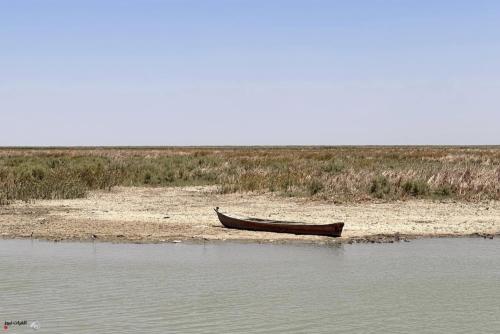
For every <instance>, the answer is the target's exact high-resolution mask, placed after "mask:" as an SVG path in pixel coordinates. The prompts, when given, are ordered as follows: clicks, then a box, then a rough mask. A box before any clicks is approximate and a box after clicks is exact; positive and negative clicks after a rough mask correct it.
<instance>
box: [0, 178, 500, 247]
mask: <svg viewBox="0 0 500 334" xmlns="http://www.w3.org/2000/svg"><path fill="white" fill-rule="evenodd" d="M215 206H220V207H221V208H222V211H223V212H226V213H230V214H236V215H245V216H254V217H262V218H272V219H283V220H291V221H303V222H309V223H320V224H321V223H326V222H337V221H343V222H344V223H345V224H346V225H345V228H344V232H343V234H342V237H340V238H331V237H322V236H309V235H291V234H281V233H270V232H254V231H246V230H233V229H227V228H224V227H223V226H222V225H221V224H220V222H219V221H218V219H217V217H216V216H215V214H214V213H213V207H215ZM496 236H500V202H499V201H489V202H481V203H473V202H470V203H469V202H454V201H446V202H443V201H441V202H438V201H429V200H411V201H398V202H383V203H373V202H368V203H351V204H349V203H347V204H335V203H330V202H320V201H308V200H306V199H300V198H283V197H279V196H276V195H273V194H249V193H246V194H242V193H236V194H219V193H218V192H217V191H216V189H215V188H214V187H207V186H203V187H175V188H147V187H117V188H114V189H112V190H111V191H97V192H91V193H90V194H89V196H88V197H87V198H83V199H71V200H37V201H34V202H31V203H24V202H20V201H18V202H15V203H12V204H10V205H4V206H0V238H1V239H30V238H31V239H37V240H48V241H81V242H87V241H90V242H92V241H95V242H112V243H135V244H151V243H179V242H180V243H195V244H200V243H207V242H209V243H217V242H243V243H268V244H316V245H337V244H339V245H340V244H354V243H393V242H398V241H402V242H404V241H409V240H414V239H422V238H467V237H482V238H490V239H491V238H494V237H496Z"/></svg>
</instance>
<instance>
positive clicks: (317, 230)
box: [215, 207, 344, 237]
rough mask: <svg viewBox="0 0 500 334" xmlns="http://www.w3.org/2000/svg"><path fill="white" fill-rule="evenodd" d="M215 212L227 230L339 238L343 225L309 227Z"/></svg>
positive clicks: (295, 223)
mask: <svg viewBox="0 0 500 334" xmlns="http://www.w3.org/2000/svg"><path fill="white" fill-rule="evenodd" d="M215 212H216V213H217V216H218V217H219V220H220V222H221V223H222V225H224V226H225V227H227V228H234V229H239V230H251V231H265V232H276V233H292V234H310V235H325V236H328V237H340V235H341V234H342V229H343V228H344V223H333V224H322V225H310V224H304V223H299V222H287V221H278V220H269V219H259V218H245V219H240V218H233V217H229V216H226V215H225V214H222V213H220V212H219V208H218V207H217V208H215Z"/></svg>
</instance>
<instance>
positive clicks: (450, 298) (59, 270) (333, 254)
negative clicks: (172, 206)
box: [0, 239, 500, 333]
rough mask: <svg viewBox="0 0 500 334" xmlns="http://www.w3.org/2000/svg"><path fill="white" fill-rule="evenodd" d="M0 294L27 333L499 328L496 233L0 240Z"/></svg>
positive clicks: (3, 308)
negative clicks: (379, 240) (198, 241)
mask: <svg viewBox="0 0 500 334" xmlns="http://www.w3.org/2000/svg"><path fill="white" fill-rule="evenodd" d="M0 294H1V296H0V298H1V299H0V321H2V324H3V322H4V321H9V320H28V325H29V324H30V322H31V321H33V320H38V321H39V324H40V326H41V327H40V329H39V330H37V331H36V332H37V333H499V332H500V240H483V239H430V240H420V241H413V242H411V243H399V244H380V245H378V244H376V245H372V244H370V245H346V246H340V247H335V248H331V247H325V246H322V247H315V246H285V245H257V244H207V245H187V244H162V245H132V244H107V243H51V242H41V241H29V240H0ZM8 332H16V333H25V332H26V333H28V332H30V333H31V332H34V330H33V329H30V328H28V327H27V326H21V327H19V326H18V327H11V328H9V330H8Z"/></svg>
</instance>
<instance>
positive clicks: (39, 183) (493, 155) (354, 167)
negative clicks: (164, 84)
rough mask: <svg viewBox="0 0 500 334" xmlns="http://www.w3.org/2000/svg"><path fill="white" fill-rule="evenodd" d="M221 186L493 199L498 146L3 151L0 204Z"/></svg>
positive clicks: (332, 195)
mask: <svg viewBox="0 0 500 334" xmlns="http://www.w3.org/2000/svg"><path fill="white" fill-rule="evenodd" d="M117 185H120V186H153V187H165V186H188V185H218V189H219V191H220V192H221V193H233V192H275V193H278V194H280V195H284V196H299V197H308V198H312V199H314V198H317V199H329V200H334V201H339V202H351V201H365V200H371V199H382V200H389V201H390V200H400V199H408V198H454V199H458V200H485V199H497V200H498V199H500V148H499V147H462V148H461V147H296V148H292V147H282V148H272V147H269V148H263V147H254V148H247V147H245V148H217V147H216V148H92V149H90V148H81V149H57V148H55V149H8V148H5V149H0V203H1V204H6V203H9V202H11V201H12V200H17V199H20V200H24V201H29V200H32V199H56V198H79V197H83V196H85V194H86V193H87V192H88V191H90V190H95V189H103V190H109V189H111V188H112V187H114V186H117Z"/></svg>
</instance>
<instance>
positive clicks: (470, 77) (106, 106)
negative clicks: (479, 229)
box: [0, 0, 500, 146]
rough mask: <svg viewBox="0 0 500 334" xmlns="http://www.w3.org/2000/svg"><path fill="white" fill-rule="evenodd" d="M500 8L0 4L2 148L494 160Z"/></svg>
mask: <svg viewBox="0 0 500 334" xmlns="http://www.w3.org/2000/svg"><path fill="white" fill-rule="evenodd" d="M499 107H500V1H439V0H433V1H424V0H416V1H409V0H408V1H405V0H399V1H396V0H394V1H388V0H387V1H378V0H371V1H347V0H346V1H334V0H330V1H315V0H303V1H294V0H286V1H273V0H265V1H259V0H249V1H243V0H240V1H238V0H233V1H215V0H213V1H210V0H203V1H202V0H200V1H188V0H177V1H175V0H171V1H169V0H164V1H160V0H136V1H126V0H121V1H119V0H106V1H103V0H99V1H93V0H82V1H77V0H74V1H73V0H72V1H69V0H43V1H42V0H32V1H26V0H15V1H13V0H0V146H5V145H62V146H66V145H293V144H323V145H340V144H354V145H355V144H500V108H499Z"/></svg>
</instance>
